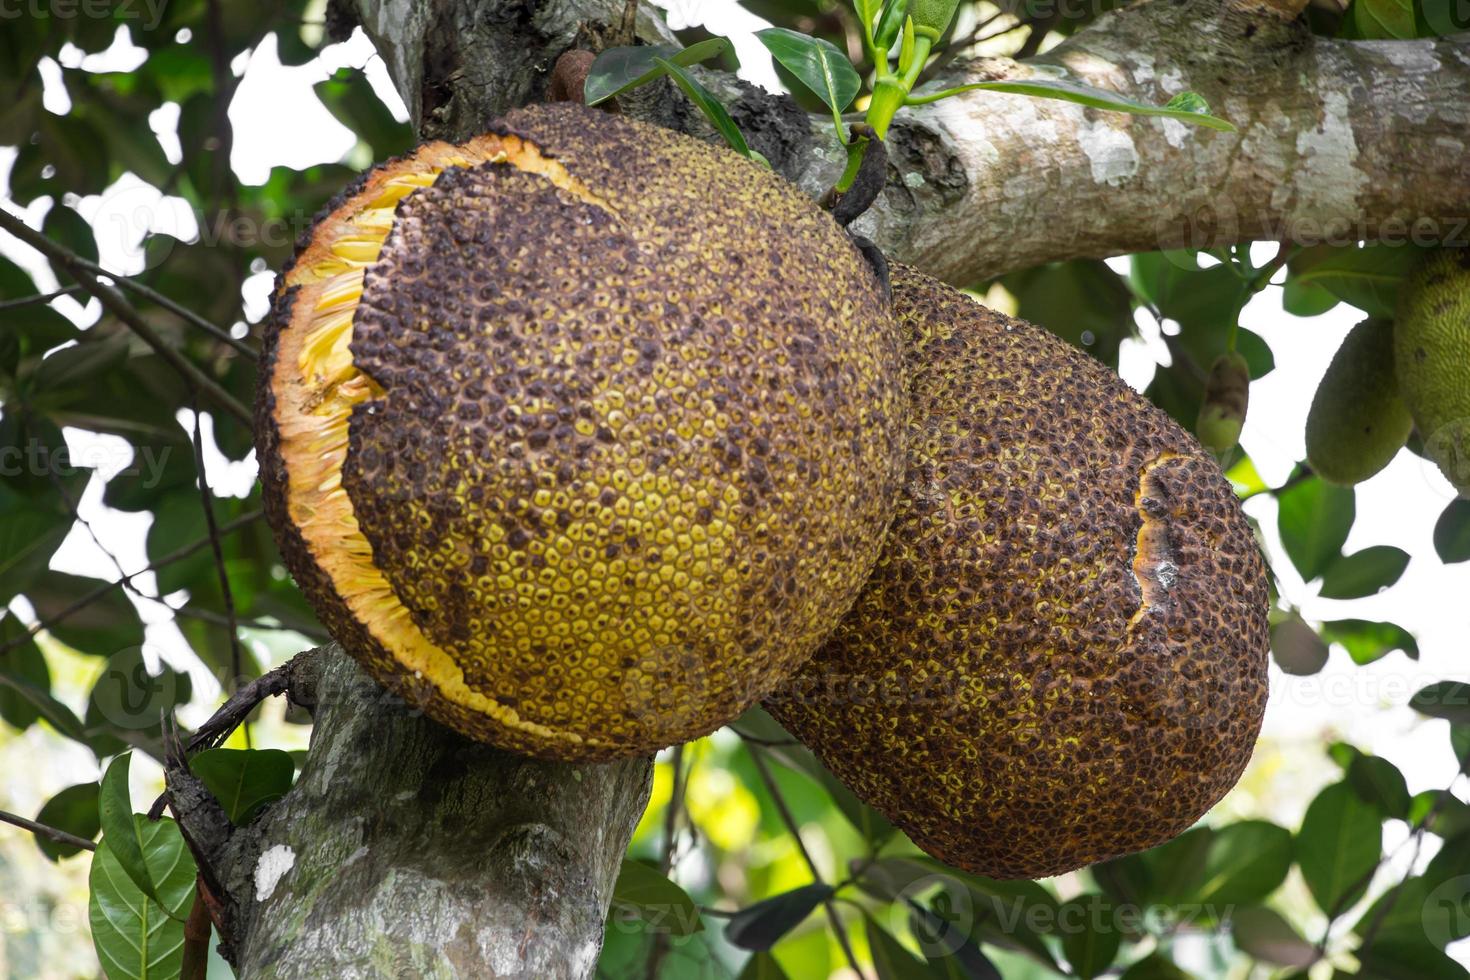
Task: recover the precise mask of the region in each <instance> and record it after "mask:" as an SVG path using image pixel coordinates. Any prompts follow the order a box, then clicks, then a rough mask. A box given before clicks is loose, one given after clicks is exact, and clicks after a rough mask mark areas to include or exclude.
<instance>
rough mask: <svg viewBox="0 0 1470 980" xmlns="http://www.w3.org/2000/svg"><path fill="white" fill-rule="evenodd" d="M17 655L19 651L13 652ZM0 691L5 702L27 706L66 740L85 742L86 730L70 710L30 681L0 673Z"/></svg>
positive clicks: (18, 676)
mask: <svg viewBox="0 0 1470 980" xmlns="http://www.w3.org/2000/svg"><path fill="white" fill-rule="evenodd" d="M15 652H16V653H19V652H20V651H19V650H17V651H15ZM0 690H4V691H5V692H6V695H7V701H9V700H11V699H14V701H13V704H14V705H15V706H17V707H18V706H20V705H25V706H28V708H29V710H30V711H33V712H34V713H35V715H36V717H38V718H42V719H44V720H45V721H46V722H47V723H48V724H50V725H51V727H52V728H54V729H56V731H57V732H59V733H60V734H62V735H65V736H66V737H67V738H70V739H73V740H75V741H78V742H85V741H86V738H87V736H86V730H85V729H84V728H83V726H82V723H81V721H79V720H78V719H77V716H76V715H74V714H72V710H71V709H70V708H68V707H67V706H66V705H64V704H62V703H61V702H60V701H58V700H56V699H55V698H54V697H52V696H51V692H50V691H44V690H42V689H41V688H39V687H37V686H36V685H35V684H34V683H32V682H31V681H30V680H26V679H24V678H23V677H22V676H20V675H18V674H14V673H11V672H9V671H0Z"/></svg>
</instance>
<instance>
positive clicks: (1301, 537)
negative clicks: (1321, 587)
mask: <svg viewBox="0 0 1470 980" xmlns="http://www.w3.org/2000/svg"><path fill="white" fill-rule="evenodd" d="M1276 500H1277V502H1278V505H1279V510H1278V514H1277V519H1276V520H1277V528H1278V529H1279V530H1280V532H1281V544H1282V546H1283V547H1285V548H1286V554H1287V556H1288V557H1290V558H1291V563H1292V564H1293V565H1295V566H1296V569H1297V571H1298V572H1300V573H1301V576H1302V578H1303V579H1305V580H1307V581H1311V580H1312V579H1314V578H1316V577H1317V576H1319V575H1321V574H1322V573H1323V572H1324V571H1326V570H1327V567H1328V566H1329V565H1331V564H1332V562H1333V561H1334V560H1336V558H1337V556H1338V555H1340V554H1341V553H1342V545H1343V542H1344V541H1346V540H1347V536H1348V532H1349V531H1350V530H1352V526H1353V517H1354V516H1355V514H1356V504H1355V500H1356V498H1355V496H1354V494H1353V490H1352V488H1351V487H1338V486H1333V485H1332V484H1330V483H1327V482H1325V481H1323V480H1321V479H1319V478H1317V477H1315V476H1311V477H1307V478H1306V479H1305V480H1302V481H1301V482H1299V483H1297V484H1296V485H1294V486H1291V487H1288V488H1286V489H1285V490H1282V491H1280V492H1279V493H1277V494H1276Z"/></svg>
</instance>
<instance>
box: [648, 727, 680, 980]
mask: <svg viewBox="0 0 1470 980" xmlns="http://www.w3.org/2000/svg"><path fill="white" fill-rule="evenodd" d="M671 761H672V763H673V769H674V785H673V786H672V787H671V788H670V790H669V805H668V806H667V807H665V808H664V850H663V855H662V856H661V857H660V859H659V867H660V868H661V869H662V870H663V873H664V874H665V875H666V876H667V875H668V873H669V872H670V871H671V870H672V869H673V867H674V844H675V843H676V840H677V835H678V829H679V811H680V810H681V809H682V808H683V804H684V746H683V745H676V746H674V758H673V759H672V760H671ZM668 951H669V937H668V933H667V932H664V931H660V932H657V933H655V934H654V937H653V944H652V945H651V946H649V948H648V965H647V968H646V969H645V970H644V974H645V975H646V976H647V977H648V980H658V970H659V966H660V965H661V964H662V963H663V960H664V956H666V955H667V954H668Z"/></svg>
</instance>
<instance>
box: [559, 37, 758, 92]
mask: <svg viewBox="0 0 1470 980" xmlns="http://www.w3.org/2000/svg"><path fill="white" fill-rule="evenodd" d="M734 52H735V47H734V45H732V44H731V43H730V39H729V38H727V37H711V38H706V39H705V40H703V41H700V42H699V43H697V44H691V45H689V47H687V48H680V47H676V46H675V45H672V44H660V45H635V46H633V47H622V48H608V49H606V50H605V51H603V52H602V53H601V54H599V55H598V56H597V58H596V60H595V61H593V62H592V68H591V70H590V71H589V72H588V73H587V82H586V85H585V86H584V87H583V89H582V94H583V97H584V98H585V99H586V101H587V104H588V105H597V104H598V103H599V102H606V101H607V100H608V99H610V98H612V97H613V96H615V95H621V94H622V93H623V92H626V91H628V90H629V89H633V88H637V87H638V86H640V85H646V84H648V83H649V82H651V81H653V80H654V79H656V78H658V77H659V76H661V75H663V74H664V69H662V68H661V67H660V66H659V65H658V60H659V59H660V58H663V59H665V60H667V61H672V62H673V63H674V64H676V65H693V64H697V63H699V62H701V61H708V60H709V59H710V58H715V57H719V56H721V55H729V56H731V57H733V56H734Z"/></svg>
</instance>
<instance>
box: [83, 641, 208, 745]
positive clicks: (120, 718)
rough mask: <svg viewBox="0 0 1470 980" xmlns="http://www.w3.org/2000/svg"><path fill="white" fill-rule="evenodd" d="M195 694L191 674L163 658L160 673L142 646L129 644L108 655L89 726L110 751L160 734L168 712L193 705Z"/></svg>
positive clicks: (91, 700)
mask: <svg viewBox="0 0 1470 980" xmlns="http://www.w3.org/2000/svg"><path fill="white" fill-rule="evenodd" d="M192 693H193V682H192V681H191V680H190V679H189V675H188V674H186V673H183V672H181V671H177V670H174V669H173V668H172V667H170V666H168V665H167V664H162V663H161V664H160V665H159V670H158V673H156V674H155V673H153V672H151V671H150V670H149V669H148V664H147V662H146V661H145V660H144V658H143V648H142V647H137V646H135V647H125V648H124V649H122V650H120V651H118V652H117V653H116V654H114V655H113V656H112V657H110V658H108V661H107V668H106V669H105V670H104V671H103V672H102V674H101V676H99V677H98V678H97V682H96V683H95V684H94V685H93V686H92V693H91V696H90V697H89V698H88V699H87V716H86V729H87V733H88V735H89V736H90V737H92V739H93V746H94V748H96V749H98V751H99V753H101V754H107V753H109V752H114V751H121V750H122V747H123V744H124V743H131V742H134V741H135V739H136V738H137V737H140V736H156V735H157V734H158V733H159V731H160V730H161V728H162V722H163V719H164V717H165V716H167V715H170V714H172V712H173V709H174V708H176V707H178V706H179V705H181V704H187V703H188V701H189V698H190V696H191V695H192Z"/></svg>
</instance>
